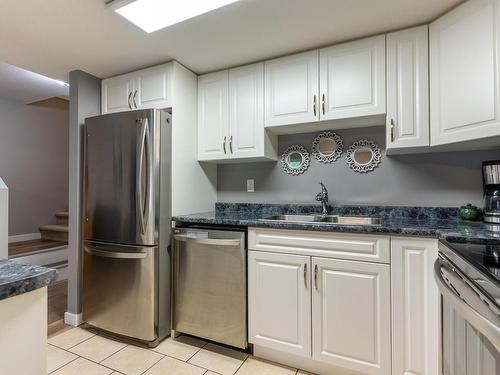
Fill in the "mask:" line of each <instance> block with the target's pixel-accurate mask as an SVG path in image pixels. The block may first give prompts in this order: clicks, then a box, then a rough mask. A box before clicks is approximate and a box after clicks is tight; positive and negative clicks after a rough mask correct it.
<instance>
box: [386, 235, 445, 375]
mask: <svg viewBox="0 0 500 375" xmlns="http://www.w3.org/2000/svg"><path fill="white" fill-rule="evenodd" d="M437 256H438V241H437V240H436V239H421V238H396V237H393V238H392V240H391V281H392V290H391V293H392V358H393V362H392V375H405V374H419V375H438V374H439V351H440V334H439V332H440V303H439V291H438V288H437V285H436V283H435V281H434V277H433V269H434V268H433V265H434V262H435V260H436V259H437Z"/></svg>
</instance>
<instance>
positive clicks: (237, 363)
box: [47, 328, 307, 375]
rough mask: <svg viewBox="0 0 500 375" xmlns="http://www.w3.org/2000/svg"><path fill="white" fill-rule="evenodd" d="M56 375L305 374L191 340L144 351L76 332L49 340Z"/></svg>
mask: <svg viewBox="0 0 500 375" xmlns="http://www.w3.org/2000/svg"><path fill="white" fill-rule="evenodd" d="M47 374H52V375H122V374H123V375H203V374H204V375H234V374H236V375H300V374H307V373H306V372H302V371H299V370H297V369H295V368H290V367H286V366H282V365H278V364H276V363H271V362H266V361H263V360H260V359H257V358H254V357H252V356H249V355H248V354H245V353H242V352H239V351H236V350H232V349H228V348H225V347H222V346H219V345H215V344H212V343H207V342H205V341H203V340H199V339H196V338H193V337H189V336H180V337H179V338H177V339H175V340H174V339H171V338H168V339H166V340H165V341H163V342H162V343H161V344H160V345H159V346H157V347H156V348H154V349H144V348H140V347H137V346H133V345H127V344H124V343H121V342H118V341H114V340H110V339H108V338H105V337H102V336H99V335H96V334H94V333H92V332H89V331H86V330H84V329H81V328H72V329H68V330H65V331H63V332H60V333H58V334H55V335H54V336H51V337H49V340H48V347H47Z"/></svg>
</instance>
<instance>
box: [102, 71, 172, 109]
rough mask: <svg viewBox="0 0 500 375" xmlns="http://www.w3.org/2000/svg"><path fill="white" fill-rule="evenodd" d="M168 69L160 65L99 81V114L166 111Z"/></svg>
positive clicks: (168, 95)
mask: <svg viewBox="0 0 500 375" xmlns="http://www.w3.org/2000/svg"><path fill="white" fill-rule="evenodd" d="M172 66H173V64H172V63H168V64H163V65H159V66H155V67H153V68H148V69H143V70H139V71H137V72H134V73H129V74H124V75H122V76H117V77H113V78H108V79H105V80H103V81H102V85H101V87H102V90H101V105H102V113H103V114H104V113H113V112H123V111H130V110H135V109H146V108H167V107H170V106H171V105H172V104H171V88H170V87H171V83H170V74H171V71H172Z"/></svg>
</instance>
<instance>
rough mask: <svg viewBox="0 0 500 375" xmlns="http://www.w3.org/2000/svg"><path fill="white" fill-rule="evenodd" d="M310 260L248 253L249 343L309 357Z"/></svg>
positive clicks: (298, 256) (290, 256)
mask: <svg viewBox="0 0 500 375" xmlns="http://www.w3.org/2000/svg"><path fill="white" fill-rule="evenodd" d="M310 269H311V267H310V257H308V256H300V255H289V254H275V253H264V252H260V251H249V252H248V336H249V337H248V341H249V342H250V343H252V344H256V345H262V346H265V347H268V348H272V349H276V350H281V351H285V352H286V353H291V354H296V355H300V356H305V357H310V356H311V281H310Z"/></svg>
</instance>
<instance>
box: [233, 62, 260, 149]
mask: <svg viewBox="0 0 500 375" xmlns="http://www.w3.org/2000/svg"><path fill="white" fill-rule="evenodd" d="M263 134H264V64H263V63H258V64H254V65H249V66H244V67H242V68H236V69H231V70H230V71H229V152H230V153H231V156H233V157H236V158H245V157H254V156H263V155H264V136H263Z"/></svg>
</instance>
